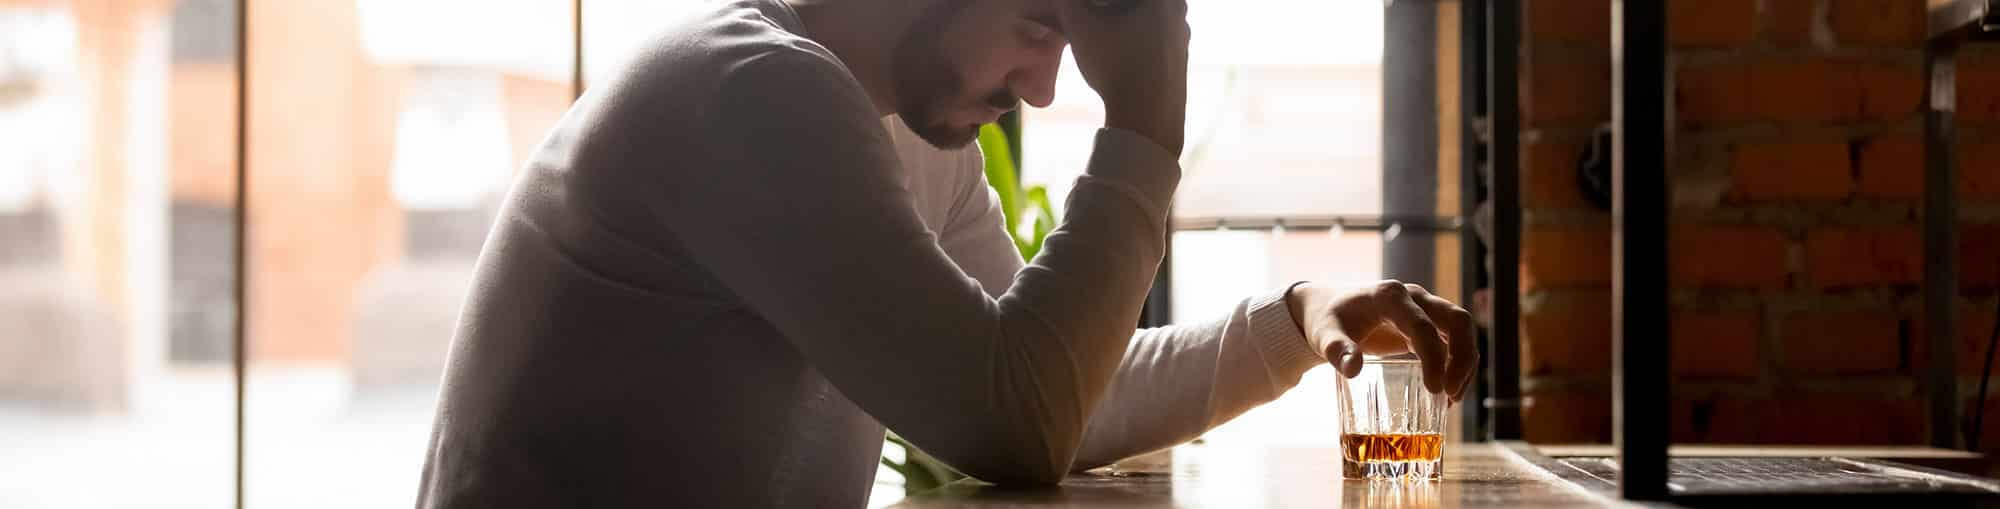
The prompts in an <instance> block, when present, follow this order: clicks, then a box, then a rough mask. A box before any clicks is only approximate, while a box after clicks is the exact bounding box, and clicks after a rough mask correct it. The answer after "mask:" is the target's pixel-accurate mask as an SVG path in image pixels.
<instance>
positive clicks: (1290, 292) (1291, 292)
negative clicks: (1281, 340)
mask: <svg viewBox="0 0 2000 509" xmlns="http://www.w3.org/2000/svg"><path fill="white" fill-rule="evenodd" d="M1311 288H1312V283H1311V282H1306V281H1301V282H1299V283H1298V284H1294V285H1292V287H1291V288H1288V289H1286V290H1285V310H1286V311H1290V312H1291V314H1292V325H1295V326H1298V328H1299V335H1301V336H1305V337H1306V338H1307V339H1311V338H1312V335H1311V334H1308V333H1307V331H1306V310H1307V309H1309V308H1308V307H1306V291H1307V290H1310V289H1311Z"/></svg>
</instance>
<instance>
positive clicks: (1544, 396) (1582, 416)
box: [1521, 391, 1611, 444]
mask: <svg viewBox="0 0 2000 509" xmlns="http://www.w3.org/2000/svg"><path fill="white" fill-rule="evenodd" d="M1526 403H1527V404H1525V405H1523V406H1522V408H1521V437H1522V438H1524V439H1527V440H1528V441H1529V442H1534V443H1538V444H1596V443H1605V442H1610V441H1611V397H1610V396H1609V395H1606V394H1603V393H1596V392H1552V391H1540V392H1535V393H1532V394H1529V395H1528V396H1527V402H1526Z"/></svg>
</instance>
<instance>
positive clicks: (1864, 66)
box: [1848, 63, 1924, 120]
mask: <svg viewBox="0 0 2000 509" xmlns="http://www.w3.org/2000/svg"><path fill="white" fill-rule="evenodd" d="M1848 72H1849V73H1850V74H1849V76H1850V77H1852V78H1853V79H1854V80H1855V83H1856V84H1857V85H1858V86H1859V88H1860V91H1861V117H1862V118H1866V119H1873V120H1895V119H1901V118H1912V117H1915V116H1916V114H1917V112H1918V111H1919V109H1920V108H1922V107H1923V102H1924V70H1923V68H1921V67H1919V66H1916V65H1905V64H1890V63H1856V64H1852V65H1851V66H1849V68H1848Z"/></svg>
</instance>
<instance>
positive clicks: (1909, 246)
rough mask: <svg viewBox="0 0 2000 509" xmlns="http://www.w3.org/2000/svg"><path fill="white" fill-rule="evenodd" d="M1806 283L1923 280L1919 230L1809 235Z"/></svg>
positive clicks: (1855, 230)
mask: <svg viewBox="0 0 2000 509" xmlns="http://www.w3.org/2000/svg"><path fill="white" fill-rule="evenodd" d="M1805 255H1806V280H1807V281H1808V282H1809V283H1810V284H1811V286H1812V287H1813V288H1817V289H1831V288H1856V287H1868V286H1881V285H1911V284H1916V283H1917V282H1918V281H1920V280H1922V278H1923V270H1924V266H1923V244H1921V237H1919V236H1918V234H1917V230H1916V227H1915V226H1898V227H1878V228H1822V229H1816V230H1813V231H1810V232H1807V233H1806V249H1805Z"/></svg>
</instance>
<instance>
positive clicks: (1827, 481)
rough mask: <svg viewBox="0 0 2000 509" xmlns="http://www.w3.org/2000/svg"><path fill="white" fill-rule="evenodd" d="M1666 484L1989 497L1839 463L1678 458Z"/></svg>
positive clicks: (1685, 489)
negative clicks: (1960, 494)
mask: <svg viewBox="0 0 2000 509" xmlns="http://www.w3.org/2000/svg"><path fill="white" fill-rule="evenodd" d="M1558 461H1560V462H1561V463H1562V464H1564V465H1567V466H1569V467H1570V468H1574V469H1576V470H1579V471H1582V472H1584V473H1586V474H1589V475H1590V476H1592V477H1595V478H1597V479H1599V480H1603V481H1605V482H1607V483H1613V484H1615V483H1616V482H1617V479H1618V463H1617V462H1616V461H1613V460H1612V459H1611V458H1602V457H1583V458H1560V459H1558ZM1667 479H1668V481H1667V485H1668V488H1669V489H1670V490H1672V491H1674V492H1678V493H1763V492H1822V493H1896V492H1919V491H1920V492H1927V493H1936V492H1941V491H1942V492H1965V493H1990V491H1987V490H1986V489H1985V488H1984V487H1981V486H1978V485H1973V484H1968V483H1965V482H1961V481H1956V480H1953V479H1949V478H1945V477H1940V476H1932V475H1928V474H1924V473H1922V472H1917V471H1907V470H1901V469H1892V468H1884V467H1880V466H1876V465H1872V464H1865V463H1860V462H1854V461H1848V460H1843V459H1838V458H1674V459H1672V460H1670V462H1669V463H1668V473H1667Z"/></svg>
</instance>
